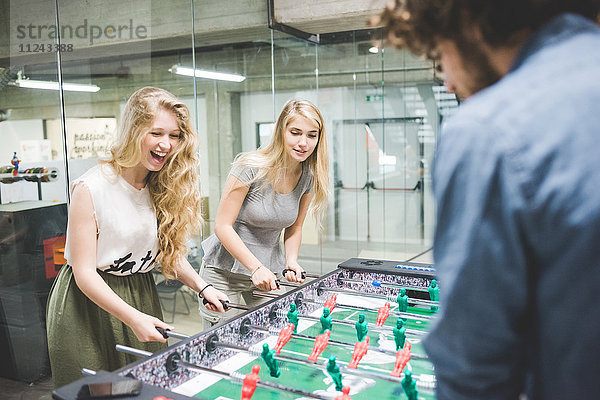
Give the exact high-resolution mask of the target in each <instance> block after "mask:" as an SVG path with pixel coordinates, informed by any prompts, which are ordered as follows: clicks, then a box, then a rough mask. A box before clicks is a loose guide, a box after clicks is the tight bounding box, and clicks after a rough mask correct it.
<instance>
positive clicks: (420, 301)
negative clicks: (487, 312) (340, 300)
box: [314, 283, 440, 307]
mask: <svg viewBox="0 0 600 400" xmlns="http://www.w3.org/2000/svg"><path fill="white" fill-rule="evenodd" d="M314 290H315V292H317V295H318V294H319V293H318V292H333V293H343V294H353V295H356V296H361V297H373V298H376V299H384V300H387V301H389V302H391V303H395V302H396V298H397V296H398V295H393V294H388V295H384V294H377V293H365V292H361V291H358V290H353V289H338V288H332V287H328V286H325V285H323V283H321V284H320V285H319V286H318V287H317V288H316V289H314ZM408 302H409V303H414V304H421V305H425V306H437V307H439V305H440V302H439V301H431V300H423V299H417V298H414V297H409V298H408Z"/></svg>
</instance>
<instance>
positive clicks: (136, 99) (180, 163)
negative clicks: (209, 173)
mask: <svg viewBox="0 0 600 400" xmlns="http://www.w3.org/2000/svg"><path fill="white" fill-rule="evenodd" d="M161 109H164V110H167V111H171V112H172V113H173V114H175V117H176V119H177V124H178V126H179V130H180V138H179V144H178V145H177V148H176V149H175V150H174V152H172V153H171V154H169V156H168V158H167V160H166V162H165V165H164V166H163V167H162V168H161V169H160V171H151V172H149V173H148V178H147V181H146V188H147V189H148V192H149V193H150V197H151V199H152V203H153V204H154V208H155V210H156V219H157V221H158V232H157V234H158V249H159V253H158V257H157V262H158V263H160V265H161V271H162V273H163V275H164V276H165V277H166V278H169V279H173V278H176V277H177V274H176V271H175V266H176V265H177V263H178V262H179V260H180V257H183V256H185V255H186V254H187V247H186V245H185V242H186V241H187V239H188V238H189V237H190V235H191V234H192V233H195V232H197V231H198V229H199V227H200V224H201V223H202V218H201V217H200V190H199V189H200V178H199V171H198V168H199V163H198V149H197V147H198V146H197V142H198V139H197V135H196V132H195V130H194V128H193V126H192V123H191V121H190V112H189V110H188V108H187V106H186V105H185V104H183V103H182V102H181V101H180V100H178V99H177V98H176V97H175V96H173V95H172V94H171V93H169V92H167V91H166V90H163V89H159V88H155V87H144V88H142V89H139V90H137V91H136V92H135V93H133V94H132V95H131V97H130V98H129V100H128V101H127V104H126V105H125V111H124V113H123V117H122V119H121V123H120V124H119V130H118V135H117V142H116V143H115V145H114V146H112V148H111V150H110V152H111V155H112V157H111V158H110V159H109V160H107V161H106V162H107V163H109V164H111V165H112V166H113V168H114V169H115V170H116V171H117V173H119V174H120V173H121V172H122V171H123V168H131V167H134V166H136V165H138V164H139V162H140V160H141V157H142V154H141V143H142V140H143V139H144V136H145V134H146V133H147V130H148V129H149V128H150V126H151V124H152V122H153V121H154V117H155V116H156V114H157V113H158V111H159V110H161Z"/></svg>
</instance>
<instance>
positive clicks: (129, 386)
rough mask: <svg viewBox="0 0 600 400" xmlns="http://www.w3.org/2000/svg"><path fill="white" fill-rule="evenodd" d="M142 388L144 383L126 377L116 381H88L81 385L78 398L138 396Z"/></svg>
mask: <svg viewBox="0 0 600 400" xmlns="http://www.w3.org/2000/svg"><path fill="white" fill-rule="evenodd" d="M141 390H142V383H141V382H140V381H136V380H135V379H124V380H120V381H114V382H97V383H88V384H85V385H83V386H81V389H79V392H78V393H77V399H78V400H79V399H81V400H83V399H110V398H115V397H125V396H137V395H139V394H140V392H141Z"/></svg>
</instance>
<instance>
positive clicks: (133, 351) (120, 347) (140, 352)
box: [115, 344, 152, 357]
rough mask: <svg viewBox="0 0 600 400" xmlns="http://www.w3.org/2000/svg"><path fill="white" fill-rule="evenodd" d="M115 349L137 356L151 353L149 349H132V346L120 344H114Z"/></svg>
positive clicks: (146, 355) (148, 355) (145, 355)
mask: <svg viewBox="0 0 600 400" xmlns="http://www.w3.org/2000/svg"><path fill="white" fill-rule="evenodd" d="M115 349H117V351H120V352H123V353H127V354H131V355H134V356H138V357H150V356H151V355H152V353H150V352H149V351H145V350H140V349H134V348H133V347H129V346H123V345H122V344H118V345H116V346H115Z"/></svg>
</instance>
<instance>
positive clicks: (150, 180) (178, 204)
mask: <svg viewBox="0 0 600 400" xmlns="http://www.w3.org/2000/svg"><path fill="white" fill-rule="evenodd" d="M196 143H197V139H196V133H195V132H194V129H193V127H192V125H191V122H190V118H189V111H188V109H187V107H186V106H185V105H184V104H183V103H182V102H181V101H179V100H178V99H177V98H176V97H175V96H173V95H172V94H171V93H169V92H167V91H165V90H162V89H158V88H153V87H146V88H142V89H140V90H138V91H136V92H135V93H134V94H133V95H132V96H131V97H130V98H129V100H128V102H127V104H126V106H125V111H124V115H123V117H122V119H121V123H120V128H119V132H118V139H117V142H116V144H115V145H114V146H113V148H112V149H111V157H110V159H108V160H104V161H102V162H101V163H100V164H99V165H97V166H96V167H94V168H92V169H91V170H89V171H88V172H86V173H85V174H84V175H82V176H81V177H80V178H79V179H76V180H75V181H74V182H73V183H72V186H71V191H72V198H71V205H70V208H69V223H68V228H67V243H66V250H65V258H66V260H67V264H66V265H65V266H64V267H63V268H62V269H61V271H60V273H59V275H58V277H57V278H56V281H55V283H54V285H53V287H52V290H51V293H50V297H49V300H48V310H47V331H48V347H49V354H50V363H51V367H52V378H53V381H54V385H55V386H56V387H59V386H63V385H65V384H68V383H69V382H71V381H74V380H76V379H78V378H80V377H81V369H82V368H90V369H93V370H100V369H102V370H109V371H112V370H115V369H117V368H120V367H123V366H124V365H126V364H127V363H130V362H132V361H134V359H133V358H132V357H130V356H128V355H126V354H124V353H120V352H117V351H116V350H115V345H116V344H123V345H127V346H132V347H135V348H139V349H144V350H147V351H151V352H156V351H158V350H161V349H162V348H164V347H165V346H166V340H165V339H164V338H163V336H162V335H161V334H160V333H159V332H158V331H157V330H156V327H159V328H170V329H172V327H171V326H169V325H167V324H166V323H164V322H163V321H162V311H161V308H160V303H159V300H158V294H157V292H156V287H155V283H154V278H153V277H152V274H150V273H149V272H150V271H151V270H152V269H153V268H154V267H155V266H156V265H157V264H160V265H161V270H162V273H163V274H164V275H165V277H167V278H176V279H178V280H180V281H182V282H183V283H185V284H186V285H188V286H190V287H191V288H192V289H194V290H196V291H198V292H201V291H202V295H203V296H204V297H205V298H206V299H208V300H209V301H211V303H212V304H217V306H210V307H211V308H212V309H213V310H215V311H223V308H222V306H221V304H220V301H219V300H220V299H223V300H226V299H227V297H226V296H225V295H224V294H223V293H221V292H219V291H218V290H216V289H214V288H213V287H211V286H210V285H209V286H208V287H207V284H206V282H205V281H204V280H203V279H202V278H200V277H199V276H198V274H196V273H195V271H194V270H193V268H192V267H191V266H190V264H189V263H188V262H187V259H186V257H185V255H186V247H185V241H186V240H187V238H188V237H189V235H190V233H191V232H192V230H193V229H194V228H195V227H196V226H197V224H198V223H199V222H200V221H199V220H198V218H199V217H198V216H199V215H200V212H199V211H200V210H199V205H200V201H199V193H198V185H199V179H198V158H197V148H196V147H197V144H196Z"/></svg>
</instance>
